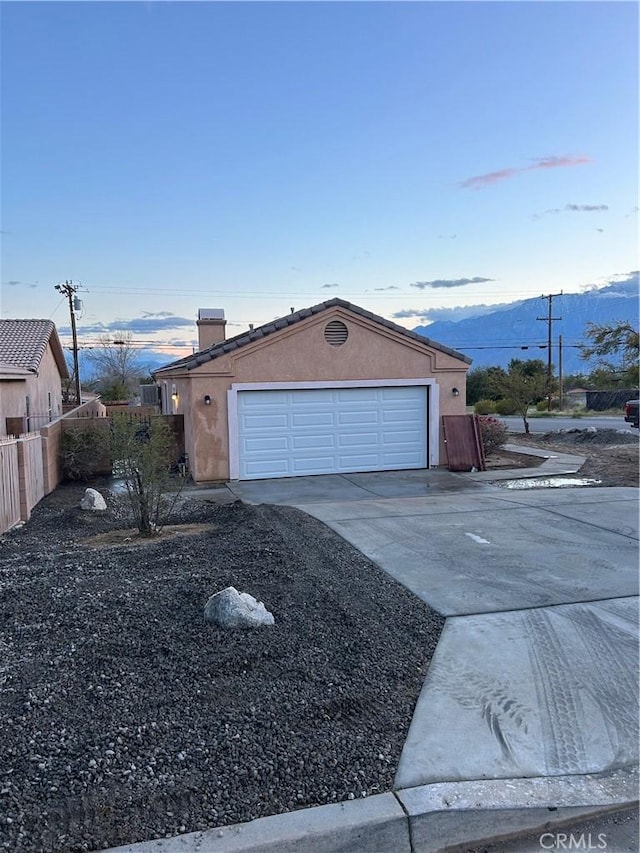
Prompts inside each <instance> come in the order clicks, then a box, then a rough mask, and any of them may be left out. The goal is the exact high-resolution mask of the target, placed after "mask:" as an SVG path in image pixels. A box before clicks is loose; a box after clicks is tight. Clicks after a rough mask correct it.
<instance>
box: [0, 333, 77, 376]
mask: <svg viewBox="0 0 640 853" xmlns="http://www.w3.org/2000/svg"><path fill="white" fill-rule="evenodd" d="M48 344H50V345H51V351H52V352H53V357H54V358H55V360H56V364H57V365H58V370H59V371H60V376H61V377H62V378H63V379H67V378H68V377H69V371H68V369H67V362H66V361H65V357H64V352H63V351H62V345H61V344H60V338H59V337H58V333H57V331H56V327H55V325H54V323H53V322H52V321H51V320H0V363H2V365H3V367H5V366H11V367H20V368H23V369H24V370H27V371H29V372H30V373H37V372H38V370H39V369H40V362H41V361H42V356H43V355H44V354H45V351H46V349H47V345H48Z"/></svg>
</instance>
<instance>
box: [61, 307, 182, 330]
mask: <svg viewBox="0 0 640 853" xmlns="http://www.w3.org/2000/svg"><path fill="white" fill-rule="evenodd" d="M160 313H161V316H157V315H156V316H153V315H151V316H144V315H143V316H142V317H134V318H133V319H132V320H113V322H111V323H92V324H89V325H86V326H85V325H83V326H82V327H81V328H79V329H78V332H79V334H83V335H93V334H97V335H104V334H106V333H108V332H132V333H133V334H142V335H151V334H153V333H154V332H164V331H166V330H168V329H179V328H182V327H185V326H186V327H189V328H193V327H194V326H195V320H193V319H188V318H187V317H176V316H175V315H174V314H170V315H169V316H166V314H167V312H160Z"/></svg>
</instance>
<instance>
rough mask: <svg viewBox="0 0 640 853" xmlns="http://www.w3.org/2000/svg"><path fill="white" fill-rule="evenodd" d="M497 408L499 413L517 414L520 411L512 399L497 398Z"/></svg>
mask: <svg viewBox="0 0 640 853" xmlns="http://www.w3.org/2000/svg"><path fill="white" fill-rule="evenodd" d="M495 409H496V414H497V415H515V414H517V413H518V410H517V408H516V405H515V403H513V402H512V401H511V400H505V399H502V400H496V404H495Z"/></svg>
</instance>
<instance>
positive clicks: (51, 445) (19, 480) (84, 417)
mask: <svg viewBox="0 0 640 853" xmlns="http://www.w3.org/2000/svg"><path fill="white" fill-rule="evenodd" d="M126 414H127V415H128V416H129V417H130V418H132V419H133V420H136V421H138V420H139V421H141V422H148V421H149V419H150V417H152V416H155V417H163V418H164V419H165V420H166V421H167V423H168V425H169V428H170V429H171V432H172V433H173V437H174V441H175V445H174V458H173V459H172V460H171V462H172V464H174V465H177V464H178V462H179V461H180V459H181V457H182V454H184V421H183V417H182V415H158V414H157V410H155V409H153V408H152V407H148V408H147V407H136V409H133V411H132V410H131V409H129V410H128V411H127V412H126ZM109 421H110V419H109V417H108V416H107V415H106V413H105V407H104V406H102V405H101V404H100V403H98V402H97V401H92V402H91V403H85V404H84V405H83V406H80V407H77V408H75V409H74V410H73V411H71V412H69V413H68V414H66V415H62V417H60V418H56V419H55V420H54V421H52V422H51V423H49V424H47V425H46V426H44V427H42V428H41V430H40V432H33V433H28V434H26V435H22V436H20V437H13V436H10V437H8V438H2V439H0V535H2V534H3V533H5V532H6V531H7V530H9V529H10V528H11V527H13V526H14V525H16V524H17V523H18V522H19V521H28V520H29V518H30V517H31V510H32V509H33V507H34V506H35V505H36V504H37V503H38V501H40V500H41V499H42V498H43V497H44V495H48V494H49V493H50V492H52V491H53V490H54V489H55V488H56V486H57V485H58V484H59V482H60V480H61V479H62V466H61V449H62V434H63V432H64V431H65V430H67V429H91V428H98V429H104V430H107V431H108V430H109ZM95 462H96V470H95V473H96V474H108V473H110V472H111V460H110V458H106V457H105V458H104V459H96V460H95Z"/></svg>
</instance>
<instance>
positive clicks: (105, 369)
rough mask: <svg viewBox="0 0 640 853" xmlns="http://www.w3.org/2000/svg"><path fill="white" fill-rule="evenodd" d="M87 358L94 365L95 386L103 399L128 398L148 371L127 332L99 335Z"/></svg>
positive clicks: (130, 335) (129, 333)
mask: <svg viewBox="0 0 640 853" xmlns="http://www.w3.org/2000/svg"><path fill="white" fill-rule="evenodd" d="M87 359H88V360H89V361H91V362H92V364H93V365H94V368H95V372H96V382H97V387H98V389H99V390H100V391H101V392H102V395H103V397H105V398H106V399H122V398H123V397H124V398H126V397H129V396H130V395H131V394H132V393H133V391H134V389H135V388H136V386H137V385H139V383H140V379H141V378H142V377H144V376H145V374H146V373H147V372H148V370H147V368H146V366H145V364H144V361H143V359H142V358H141V355H140V352H139V350H137V349H136V348H135V346H134V344H133V336H132V334H131V332H114V333H113V335H101V336H100V337H99V338H98V344H97V346H96V348H95V349H93V350H91V351H90V352H88V353H87Z"/></svg>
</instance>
